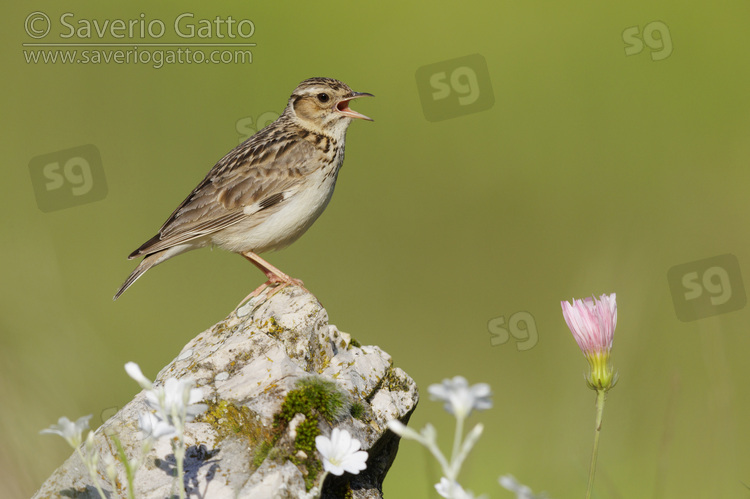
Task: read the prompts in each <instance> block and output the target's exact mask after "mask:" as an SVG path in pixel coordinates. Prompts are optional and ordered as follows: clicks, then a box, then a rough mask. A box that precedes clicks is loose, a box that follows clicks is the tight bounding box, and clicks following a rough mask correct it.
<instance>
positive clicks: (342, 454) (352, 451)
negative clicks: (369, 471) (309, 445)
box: [315, 428, 367, 476]
mask: <svg viewBox="0 0 750 499" xmlns="http://www.w3.org/2000/svg"><path fill="white" fill-rule="evenodd" d="M315 446H316V447H317V448H318V452H320V455H321V456H322V457H323V468H324V469H325V471H327V472H329V473H333V474H334V475H337V476H341V475H343V474H344V472H345V471H346V472H348V473H351V474H352V475H357V474H359V472H360V471H362V470H363V469H365V468H367V465H366V464H365V461H367V452H365V451H363V450H359V449H360V447H361V444H360V443H359V440H357V439H355V438H352V436H351V435H350V434H349V432H348V431H347V430H339V429H338V428H334V429H333V431H332V432H331V438H328V437H325V436H323V435H319V436H317V437H315Z"/></svg>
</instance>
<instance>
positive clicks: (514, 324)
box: [487, 312, 539, 352]
mask: <svg viewBox="0 0 750 499" xmlns="http://www.w3.org/2000/svg"><path fill="white" fill-rule="evenodd" d="M487 330H488V331H489V333H490V344H491V345H492V346H493V347H496V346H498V345H504V344H505V343H507V342H508V340H509V339H510V337H511V336H513V338H515V339H516V348H517V349H518V351H519V352H523V351H526V350H530V349H531V348H534V347H535V346H536V344H537V342H538V341H539V334H538V333H537V330H536V323H535V322H534V317H533V316H532V315H531V314H530V313H528V312H516V313H515V314H513V315H511V316H510V319H509V320H508V325H507V326H506V325H505V317H495V318H494V319H490V321H489V322H488V323H487Z"/></svg>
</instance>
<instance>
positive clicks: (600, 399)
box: [586, 388, 607, 499]
mask: <svg viewBox="0 0 750 499" xmlns="http://www.w3.org/2000/svg"><path fill="white" fill-rule="evenodd" d="M606 395H607V391H606V390H604V389H602V388H598V389H597V390H596V426H595V428H594V449H593V451H592V452H591V468H590V469H589V485H588V488H587V489H586V499H591V492H592V491H593V490H594V475H595V474H596V457H597V455H598V453H599V435H600V434H601V431H602V416H603V415H604V399H605V398H606Z"/></svg>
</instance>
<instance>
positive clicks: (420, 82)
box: [416, 54, 495, 121]
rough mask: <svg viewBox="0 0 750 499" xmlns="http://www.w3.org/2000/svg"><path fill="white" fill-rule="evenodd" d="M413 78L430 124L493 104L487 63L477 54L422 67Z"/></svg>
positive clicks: (493, 98)
mask: <svg viewBox="0 0 750 499" xmlns="http://www.w3.org/2000/svg"><path fill="white" fill-rule="evenodd" d="M416 79H417V89H418V90H419V97H420V100H421V102H422V111H423V112H424V116H425V118H427V120H429V121H441V120H446V119H449V118H455V117H457V116H462V115H464V114H471V113H477V112H479V111H486V110H487V109H490V108H491V107H492V106H493V105H494V104H495V94H494V93H493V91H492V84H491V82H490V73H489V70H488V69H487V61H485V60H484V57H482V56H481V55H479V54H474V55H468V56H466V57H459V58H458V59H451V60H449V61H443V62H438V63H435V64H430V65H428V66H422V67H421V68H419V69H417V73H416Z"/></svg>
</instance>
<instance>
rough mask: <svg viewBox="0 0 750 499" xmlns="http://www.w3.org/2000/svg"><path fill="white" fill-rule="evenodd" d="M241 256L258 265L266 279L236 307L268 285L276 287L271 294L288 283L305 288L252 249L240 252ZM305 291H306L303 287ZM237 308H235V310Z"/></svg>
mask: <svg viewBox="0 0 750 499" xmlns="http://www.w3.org/2000/svg"><path fill="white" fill-rule="evenodd" d="M240 254H241V255H242V256H244V257H245V258H246V259H248V260H249V261H250V262H252V263H253V265H255V266H256V267H258V268H259V269H260V270H261V272H263V273H264V274H265V275H266V277H267V278H268V280H267V281H266V282H264V283H263V284H261V285H260V286H258V287H257V288H256V290H255V291H253V292H252V293H250V294H249V295H247V296H246V297H245V299H244V300H242V301H241V302H240V304H239V305H237V308H240V307H241V306H242V305H243V304H244V303H245V302H247V301H248V300H249V299H251V298H255V297H256V296H258V295H260V294H261V293H262V292H263V291H265V289H266V288H267V287H269V286H275V288H276V289H274V291H273V293H272V295H271V296H273V295H274V294H276V293H277V292H279V291H281V290H282V289H283V288H285V287H287V286H289V285H290V284H292V285H295V286H299V287H301V288H302V289H305V285H304V283H303V282H302V281H300V280H299V279H295V278H293V277H290V276H288V275H287V274H285V273H283V272H282V271H281V270H279V269H277V268H276V267H274V266H273V265H271V264H270V263H268V262H267V261H265V260H264V259H262V258H261V257H259V256H258V255H256V254H255V253H253V252H252V251H247V252H245V253H240ZM305 291H307V290H306V289H305ZM237 308H236V309H235V310H237Z"/></svg>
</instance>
